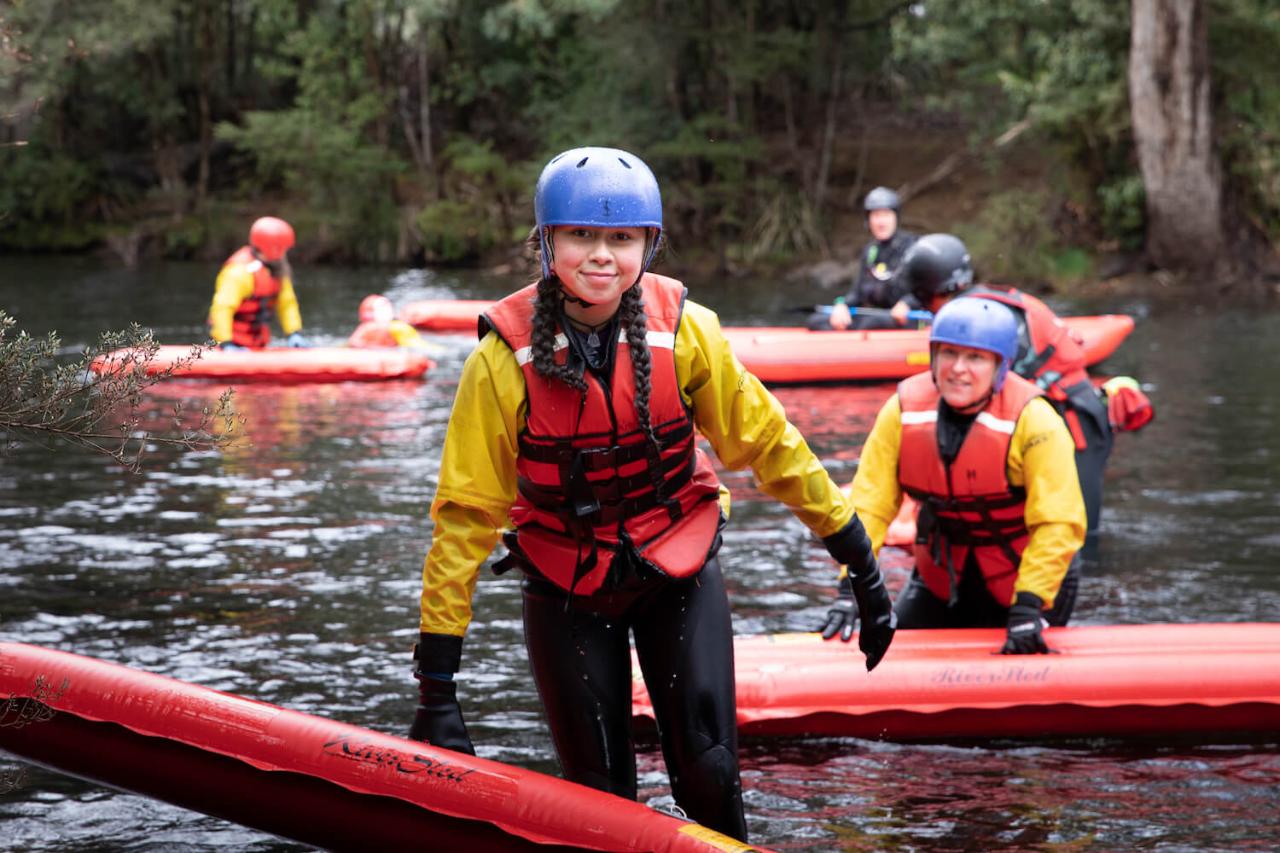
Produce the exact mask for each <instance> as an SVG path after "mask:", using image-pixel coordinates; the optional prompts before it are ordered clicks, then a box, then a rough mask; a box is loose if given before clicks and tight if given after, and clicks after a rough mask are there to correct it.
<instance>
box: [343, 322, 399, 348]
mask: <svg viewBox="0 0 1280 853" xmlns="http://www.w3.org/2000/svg"><path fill="white" fill-rule="evenodd" d="M347 346H349V347H356V348H358V349H381V348H383V347H397V346H400V342H399V341H397V340H396V336H395V335H393V334H391V324H390V323H374V322H366V323H361V324H360V325H359V326H356V329H355V331H354V332H352V333H351V337H349V338H347Z"/></svg>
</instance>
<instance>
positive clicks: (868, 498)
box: [849, 394, 902, 554]
mask: <svg viewBox="0 0 1280 853" xmlns="http://www.w3.org/2000/svg"><path fill="white" fill-rule="evenodd" d="M901 447H902V404H901V403H900V402H898V395H897V394H894V395H893V396H892V397H890V398H889V399H888V400H886V401H885V404H884V405H883V406H881V407H880V413H879V414H877V415H876V422H875V424H874V425H873V426H872V427H871V432H870V433H869V434H868V435H867V440H866V443H865V444H863V445H862V455H861V456H860V457H859V458H858V470H857V471H856V472H855V473H854V475H853V482H852V483H851V484H850V485H849V497H850V499H851V500H852V501H853V508H854V509H855V510H857V513H858V518H860V519H862V526H863V527H865V528H866V529H867V536H868V537H870V539H871V548H872V550H873V551H875V553H876V554H879V553H880V546H881V545H883V544H884V537H885V534H886V533H888V531H889V525H890V524H892V523H893V519H894V517H895V516H897V514H898V508H899V507H900V506H901V505H902V487H901V486H900V485H899V483H898V454H899V452H900V450H901Z"/></svg>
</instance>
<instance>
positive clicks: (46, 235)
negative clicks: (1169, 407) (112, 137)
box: [0, 144, 100, 250]
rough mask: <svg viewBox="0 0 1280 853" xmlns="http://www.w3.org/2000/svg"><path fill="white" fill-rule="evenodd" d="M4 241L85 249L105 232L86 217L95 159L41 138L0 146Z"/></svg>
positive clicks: (0, 239)
mask: <svg viewBox="0 0 1280 853" xmlns="http://www.w3.org/2000/svg"><path fill="white" fill-rule="evenodd" d="M0 174H3V175H4V180H3V181H0V211H2V212H0V246H4V247H7V248H11V249H46V248H54V249H63V250H67V249H82V248H85V247H86V246H89V245H92V244H93V243H94V242H95V240H97V239H98V238H99V237H100V229H97V228H94V227H93V226H91V225H89V224H87V223H86V222H85V221H84V216H83V214H82V210H83V207H84V206H85V205H86V204H88V202H89V200H90V199H91V198H92V196H93V194H94V189H95V186H96V174H95V171H94V169H93V167H92V165H91V164H89V163H86V162H84V161H82V160H79V159H77V158H75V157H74V156H72V155H70V154H67V153H64V152H58V151H50V150H48V149H47V148H45V146H43V145H40V144H33V145H25V146H22V147H11V148H0Z"/></svg>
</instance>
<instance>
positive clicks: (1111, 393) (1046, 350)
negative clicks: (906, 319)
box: [898, 234, 1155, 561]
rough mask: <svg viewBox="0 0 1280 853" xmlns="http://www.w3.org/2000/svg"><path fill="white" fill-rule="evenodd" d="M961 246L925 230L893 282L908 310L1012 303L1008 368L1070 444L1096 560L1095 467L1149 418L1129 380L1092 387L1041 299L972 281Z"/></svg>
mask: <svg viewBox="0 0 1280 853" xmlns="http://www.w3.org/2000/svg"><path fill="white" fill-rule="evenodd" d="M973 279H974V275H973V264H972V262H971V260H970V258H969V250H968V249H967V248H965V245H964V243H963V242H961V240H960V239H959V238H957V237H955V236H953V235H951V234H925V235H924V236H923V237H921V238H920V239H918V240H917V241H916V242H915V245H913V246H912V247H911V248H910V249H909V250H908V251H907V253H906V256H905V257H904V258H903V261H902V266H901V268H900V269H899V271H898V280H899V285H900V286H901V287H902V288H903V290H904V292H905V294H906V295H905V296H904V297H903V298H904V300H905V301H907V302H909V303H910V306H911V308H913V309H914V308H922V309H924V310H926V311H933V312H934V313H937V311H938V310H939V309H940V308H941V307H942V305H943V304H944V303H946V302H947V301H948V300H949V299H951V298H952V297H954V296H964V297H965V298H977V299H989V300H993V301H996V302H1001V303H1003V304H1005V305H1007V306H1009V308H1011V309H1013V312H1014V316H1015V318H1016V319H1017V321H1018V352H1017V356H1016V357H1015V358H1014V360H1013V364H1012V370H1013V371H1014V372H1015V373H1017V374H1018V375H1020V376H1022V377H1023V378H1025V379H1028V380H1030V381H1031V382H1033V383H1035V384H1036V385H1037V386H1039V387H1040V389H1041V390H1043V391H1044V393H1045V396H1046V397H1047V398H1048V400H1049V402H1050V403H1052V404H1053V407H1054V408H1055V409H1057V411H1058V414H1060V415H1061V416H1062V418H1063V420H1065V421H1066V424H1067V429H1068V431H1069V432H1070V433H1071V439H1072V441H1073V442H1074V443H1075V449H1076V455H1075V460H1076V468H1077V470H1078V472H1079V477H1080V488H1081V491H1082V492H1083V494H1084V502H1085V509H1086V511H1087V515H1088V532H1087V535H1086V538H1085V545H1084V550H1083V556H1084V557H1085V559H1086V560H1089V561H1096V560H1097V558H1098V532H1099V527H1100V519H1101V514H1102V486H1103V470H1104V469H1105V467H1106V464H1107V459H1108V458H1109V457H1110V455H1111V448H1112V444H1113V442H1114V438H1115V433H1117V432H1125V431H1136V430H1139V429H1141V428H1142V427H1143V426H1145V425H1146V424H1147V422H1148V421H1150V420H1151V419H1152V418H1153V417H1154V414H1155V412H1154V409H1153V408H1152V406H1151V401H1150V400H1149V399H1148V398H1147V396H1146V394H1144V393H1143V392H1142V389H1141V387H1140V386H1139V384H1138V382H1137V380H1135V379H1133V378H1131V377H1128V376H1117V377H1114V378H1112V379H1111V380H1109V381H1108V382H1107V383H1106V384H1105V385H1103V386H1102V387H1101V388H1095V387H1094V383H1093V382H1092V381H1091V380H1090V378H1089V374H1088V373H1087V372H1086V370H1085V367H1086V364H1085V352H1084V347H1083V346H1082V344H1081V342H1080V341H1079V340H1077V339H1076V337H1075V336H1074V335H1073V333H1072V332H1071V330H1070V329H1069V328H1068V327H1067V326H1066V325H1065V324H1064V323H1063V322H1062V321H1061V320H1060V319H1059V318H1058V316H1057V314H1055V313H1054V312H1053V310H1052V309H1051V308H1050V307H1049V306H1048V305H1045V304H1044V302H1042V301H1040V300H1039V299H1037V298H1036V297H1035V296H1032V295H1031V294H1030V293H1024V292H1022V291H1020V290H1018V289H1016V288H1011V287H996V286H994V285H987V284H983V285H974V284H973Z"/></svg>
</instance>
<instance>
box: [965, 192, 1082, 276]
mask: <svg viewBox="0 0 1280 853" xmlns="http://www.w3.org/2000/svg"><path fill="white" fill-rule="evenodd" d="M1051 205H1052V202H1051V199H1050V197H1049V195H1048V194H1046V193H1027V192H1023V191H1010V192H1004V193H997V194H995V195H992V196H991V197H989V198H988V199H986V202H985V203H984V204H983V206H982V210H981V212H980V213H979V214H978V216H977V217H976V218H975V220H974V221H973V222H971V223H966V224H965V225H963V226H961V227H958V228H957V229H956V230H957V232H958V236H959V237H960V238H961V239H962V240H964V241H965V245H967V246H968V247H969V251H970V253H971V254H972V255H973V258H974V263H975V266H976V267H977V273H978V275H979V276H980V277H981V278H982V279H985V280H988V281H997V282H1017V283H1019V286H1024V285H1026V284H1030V283H1035V282H1044V281H1051V280H1053V279H1055V278H1056V276H1057V275H1058V273H1059V272H1060V271H1061V269H1062V268H1063V267H1064V266H1068V265H1071V264H1073V263H1075V264H1078V263H1079V261H1078V260H1074V261H1073V258H1074V257H1075V256H1074V255H1073V254H1071V253H1069V251H1068V250H1067V249H1065V248H1064V247H1062V246H1061V245H1059V243H1058V237H1057V234H1056V233H1055V232H1054V229H1053V227H1052V224H1051V223H1052V217H1051V215H1050V207H1051Z"/></svg>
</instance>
